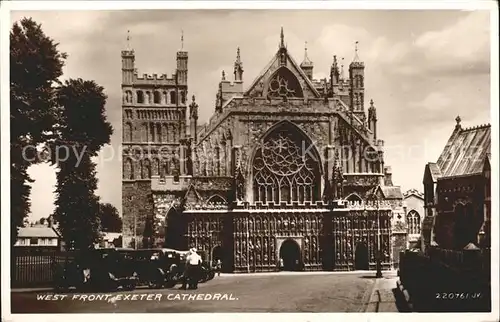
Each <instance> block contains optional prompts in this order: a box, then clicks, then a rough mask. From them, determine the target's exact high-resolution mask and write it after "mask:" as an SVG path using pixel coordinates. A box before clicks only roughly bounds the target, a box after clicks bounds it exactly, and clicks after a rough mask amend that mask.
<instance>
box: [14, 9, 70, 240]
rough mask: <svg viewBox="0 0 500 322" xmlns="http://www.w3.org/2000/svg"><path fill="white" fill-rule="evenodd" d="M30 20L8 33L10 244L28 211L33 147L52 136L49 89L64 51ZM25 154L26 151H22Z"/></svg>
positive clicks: (36, 159) (59, 72) (34, 159)
mask: <svg viewBox="0 0 500 322" xmlns="http://www.w3.org/2000/svg"><path fill="white" fill-rule="evenodd" d="M57 47H58V44H57V43H55V42H54V41H53V40H52V39H51V38H49V37H48V36H46V35H45V33H44V32H43V30H42V28H41V25H40V24H37V23H36V22H35V21H33V20H32V19H31V18H24V19H22V20H20V21H19V22H16V23H14V25H13V26H12V29H11V32H10V137H11V146H10V157H11V170H10V171H11V243H12V244H14V243H15V241H16V240H17V231H18V228H19V227H23V226H24V225H25V219H26V217H27V215H28V214H29V212H30V206H31V204H30V200H29V198H30V193H31V187H30V185H29V183H31V182H33V180H32V179H31V178H30V176H29V175H28V172H27V170H28V168H29V166H30V165H32V164H35V163H38V162H40V161H41V160H40V158H39V157H38V155H37V153H35V150H34V148H33V147H35V146H39V145H40V144H42V143H44V142H46V141H47V140H50V139H51V138H52V136H51V134H52V128H53V125H54V122H55V110H56V108H55V107H56V104H55V101H54V87H53V85H54V84H55V83H57V82H58V78H59V77H60V76H61V75H62V68H63V66H64V61H65V59H66V54H65V53H62V52H60V51H59V50H58V48H57ZM23 152H25V153H23Z"/></svg>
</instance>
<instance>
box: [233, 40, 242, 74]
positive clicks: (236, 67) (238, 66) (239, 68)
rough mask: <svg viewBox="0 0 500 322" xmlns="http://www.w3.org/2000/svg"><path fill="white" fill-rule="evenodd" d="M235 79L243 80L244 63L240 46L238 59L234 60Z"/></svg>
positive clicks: (237, 51)
mask: <svg viewBox="0 0 500 322" xmlns="http://www.w3.org/2000/svg"><path fill="white" fill-rule="evenodd" d="M234 80H235V81H243V63H242V61H241V56H240V47H238V49H237V50H236V61H235V62H234Z"/></svg>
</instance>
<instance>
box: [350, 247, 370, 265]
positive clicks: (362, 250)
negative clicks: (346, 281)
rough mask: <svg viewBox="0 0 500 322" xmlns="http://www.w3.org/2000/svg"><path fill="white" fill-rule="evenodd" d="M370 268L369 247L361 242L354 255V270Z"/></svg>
mask: <svg viewBox="0 0 500 322" xmlns="http://www.w3.org/2000/svg"><path fill="white" fill-rule="evenodd" d="M369 268H370V265H369V262H368V247H367V246H366V244H365V243H363V242H360V243H358V244H357V245H356V252H355V255H354V269H355V270H368V269H369Z"/></svg>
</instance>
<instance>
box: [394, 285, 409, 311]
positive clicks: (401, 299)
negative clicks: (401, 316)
mask: <svg viewBox="0 0 500 322" xmlns="http://www.w3.org/2000/svg"><path fill="white" fill-rule="evenodd" d="M392 294H394V301H395V302H396V308H397V309H398V312H400V313H403V312H411V308H410V305H409V303H408V301H407V300H406V297H405V295H404V293H403V292H402V291H401V290H400V289H399V288H398V287H396V288H393V289H392Z"/></svg>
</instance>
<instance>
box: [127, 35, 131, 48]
mask: <svg viewBox="0 0 500 322" xmlns="http://www.w3.org/2000/svg"><path fill="white" fill-rule="evenodd" d="M127 49H128V50H130V30H127Z"/></svg>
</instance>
